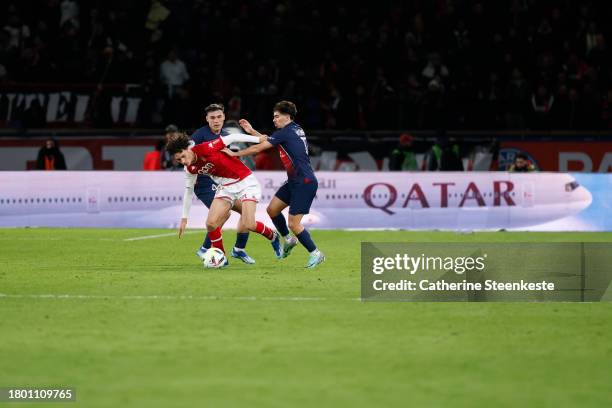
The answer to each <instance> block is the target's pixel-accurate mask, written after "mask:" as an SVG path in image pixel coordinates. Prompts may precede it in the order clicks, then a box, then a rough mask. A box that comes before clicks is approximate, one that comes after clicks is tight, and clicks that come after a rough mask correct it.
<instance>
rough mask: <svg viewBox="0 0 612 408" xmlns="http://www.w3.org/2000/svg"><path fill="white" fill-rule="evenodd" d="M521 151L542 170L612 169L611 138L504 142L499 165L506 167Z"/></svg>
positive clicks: (607, 170) (600, 170)
mask: <svg viewBox="0 0 612 408" xmlns="http://www.w3.org/2000/svg"><path fill="white" fill-rule="evenodd" d="M518 152H522V153H524V154H526V155H527V156H528V157H529V159H530V160H531V161H532V162H533V164H534V165H535V166H536V167H537V168H538V169H539V170H543V171H562V172H567V171H573V172H585V173H591V172H592V173H609V172H612V143H610V142H552V141H551V142H503V143H502V145H501V150H500V154H499V155H500V158H499V159H500V160H499V163H500V167H502V168H506V167H507V166H506V165H507V164H509V162H511V161H512V160H513V159H514V155H515V154H516V153H518Z"/></svg>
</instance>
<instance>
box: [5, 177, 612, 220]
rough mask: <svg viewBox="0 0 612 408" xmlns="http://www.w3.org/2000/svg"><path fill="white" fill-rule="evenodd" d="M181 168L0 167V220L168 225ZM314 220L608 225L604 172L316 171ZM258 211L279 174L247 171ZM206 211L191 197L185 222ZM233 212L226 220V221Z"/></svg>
mask: <svg viewBox="0 0 612 408" xmlns="http://www.w3.org/2000/svg"><path fill="white" fill-rule="evenodd" d="M181 173H182V172H120V171H96V172H93V171H91V172H70V171H68V172H45V171H40V172H39V171H22V172H0V186H1V187H2V188H1V190H0V226H2V227H26V226H51V227H138V228H175V227H176V226H177V223H178V221H179V218H180V213H181V206H182V202H181V201H182V196H183V185H184V182H183V174H181ZM317 174H318V177H319V190H318V195H317V198H316V200H315V202H314V204H313V207H312V212H311V214H309V215H308V216H307V217H306V218H305V222H306V224H307V225H309V226H311V227H315V228H357V229H371V228H375V229H422V230H431V229H442V230H456V231H464V230H499V229H517V230H550V231H612V216H611V215H612V175H610V174H596V173H591V174H583V173H571V174H567V173H506V172H448V173H441V172H423V173H421V172H401V173H398V172H359V173H355V172H318V173H317ZM256 176H257V177H258V179H259V180H260V182H261V184H262V188H263V196H262V200H261V203H260V205H259V206H258V215H257V216H258V218H259V219H261V220H266V221H269V220H268V216H267V215H266V212H265V206H266V204H267V203H268V202H269V201H270V199H271V198H272V197H273V196H274V193H275V191H276V190H277V189H278V188H279V187H280V186H281V185H282V183H283V182H284V181H285V179H286V175H285V174H284V173H283V172H263V171H261V172H256ZM206 213H207V210H206V208H205V207H204V206H203V205H201V204H200V203H199V202H198V203H197V204H196V205H194V206H193V208H192V214H191V217H190V227H197V228H202V227H203V225H204V219H205V217H206ZM236 221H237V217H236V216H235V215H234V216H232V218H231V219H230V221H229V224H228V227H235V225H236Z"/></svg>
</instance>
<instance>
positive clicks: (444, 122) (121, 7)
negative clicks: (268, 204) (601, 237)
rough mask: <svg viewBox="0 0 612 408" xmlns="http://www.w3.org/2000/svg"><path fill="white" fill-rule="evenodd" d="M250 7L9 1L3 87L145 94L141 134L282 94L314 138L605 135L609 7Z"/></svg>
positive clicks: (529, 0)
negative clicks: (78, 87) (526, 132)
mask: <svg viewBox="0 0 612 408" xmlns="http://www.w3.org/2000/svg"><path fill="white" fill-rule="evenodd" d="M230 3H231V2H230ZM230 3H228V4H230ZM247 3H248V2H247ZM247 3H244V4H240V5H239V6H238V7H229V6H228V4H225V3H223V4H221V5H215V6H213V5H211V4H210V3H209V2H205V1H201V0H198V1H182V0H163V1H162V0H136V1H131V2H115V1H108V2H99V1H97V2H90V1H79V0H49V1H32V0H24V1H21V2H16V1H10V2H1V5H0V15H2V16H3V17H4V18H3V19H2V24H1V25H0V27H1V28H2V29H0V64H1V67H0V82H1V81H4V82H11V81H14V82H17V83H18V84H19V85H20V84H22V83H23V84H27V85H28V86H29V84H30V83H42V84H45V83H48V84H53V83H59V84H62V83H66V84H69V85H72V84H83V83H87V84H91V83H93V84H100V85H101V86H106V85H110V84H120V85H121V84H126V83H134V84H137V85H136V86H142V87H143V88H145V89H146V101H145V100H144V99H145V98H143V101H142V103H141V104H140V105H139V106H140V111H139V123H140V124H147V125H148V124H151V125H155V124H159V123H164V122H166V123H168V122H177V121H180V122H179V123H181V126H184V127H186V128H189V127H192V126H197V125H199V122H200V120H201V118H200V113H199V111H198V110H197V109H195V108H194V107H197V106H202V105H203V104H204V103H205V101H209V100H223V101H226V102H228V106H229V107H230V109H229V110H228V118H233V117H234V116H235V117H236V118H237V117H239V116H240V115H239V113H241V114H247V115H249V116H250V117H252V118H253V120H256V121H258V122H262V123H270V120H269V106H270V105H271V104H273V103H274V102H275V101H277V100H279V99H291V100H295V101H297V102H298V103H299V104H300V105H301V106H304V107H305V109H304V117H303V121H304V125H306V126H308V127H309V128H311V129H363V130H368V129H387V130H391V129H398V128H402V129H429V130H433V129H436V128H438V127H452V128H453V129H483V128H490V129H501V128H508V129H526V128H528V127H529V128H533V129H564V128H567V127H566V126H572V127H573V128H584V129H603V128H607V124H606V123H607V121H606V120H602V118H603V117H604V116H605V115H606V113H604V109H607V108H606V107H605V106H604V104H602V101H603V100H606V94H607V90H608V88H609V87H610V84H612V54H611V53H610V51H609V48H608V46H607V44H608V42H609V41H610V39H611V35H612V29H611V28H610V25H609V24H608V20H609V16H610V7H609V2H604V1H581V2H575V1H563V2H554V1H547V2H545V1H535V0H498V1H495V2H485V1H482V0H478V1H447V0H441V1H438V2H434V3H435V4H433V3H432V4H429V3H428V2H423V1H422V0H405V1H402V2H392V1H384V0H383V2H382V3H381V4H378V5H377V7H376V8H371V9H367V8H364V7H358V6H355V5H354V3H351V2H349V1H347V0H338V1H337V2H333V3H329V4H328V3H322V2H291V3H287V2H281V3H279V2H273V1H265V2H260V3H258V4H257V6H256V7H255V6H253V7H252V6H251V5H249V4H247ZM263 16H271V18H270V22H271V24H270V25H269V26H267V28H265V29H258V28H256V26H255V24H254V22H255V21H261V20H262V18H263ZM299 21H302V22H304V24H298V23H297V22H299ZM222 22H225V23H224V24H223V23H222ZM219 30H225V32H226V34H227V35H226V37H224V40H223V41H217V40H213V39H214V38H215V36H217V35H218V33H219ZM203 39H205V40H203ZM313 43H316V44H321V47H317V48H313V47H311V45H312V44H313ZM262 44H266V46H265V47H262ZM173 46H174V47H176V49H173V50H172V51H171V52H170V53H168V50H169V49H171V47H173ZM238 46H239V47H240V49H241V50H242V52H240V53H235V52H230V51H228V50H234V49H236V47H238ZM286 49H293V50H300V51H301V50H303V52H291V53H284V54H282V58H279V55H281V54H280V53H279V50H286ZM179 54H180V56H181V57H180V59H179V57H178V55H179ZM2 67H3V69H2ZM191 77H193V81H190V78H191ZM112 88H113V87H111V89H112ZM115 89H117V88H115ZM532 90H533V91H534V92H533V95H532V93H531V91H532ZM100 93H101V94H104V95H105V96H109V98H112V95H107V94H106V93H105V91H104V90H100ZM561 99H563V101H562V102H563V103H562V105H563V106H561V107H560V108H561V109H558V110H557V112H555V110H556V106H555V105H556V104H557V102H558V100H559V102H560V101H561ZM567 99H571V103H569V105H571V110H572V112H573V119H571V120H567V117H566V116H564V115H562V114H560V112H563V111H567V110H568V101H567ZM100 105H101V103H99V104H98V106H100ZM141 112H142V113H141ZM595 118H597V119H595ZM92 124H93V125H94V126H97V125H99V124H100V122H99V121H96V120H93V121H92Z"/></svg>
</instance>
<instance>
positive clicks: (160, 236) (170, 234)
mask: <svg viewBox="0 0 612 408" xmlns="http://www.w3.org/2000/svg"><path fill="white" fill-rule="evenodd" d="M201 233H202V231H185V232H184V233H183V235H186V234H201ZM173 236H177V237H178V232H169V233H166V234H157V235H145V236H143V237H133V238H125V239H124V241H141V240H143V239H153V238H164V237H173Z"/></svg>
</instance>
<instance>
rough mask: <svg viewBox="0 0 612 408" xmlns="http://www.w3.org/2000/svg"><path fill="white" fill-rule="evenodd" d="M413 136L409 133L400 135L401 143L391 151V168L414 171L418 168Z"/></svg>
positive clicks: (393, 169) (392, 169)
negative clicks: (413, 147)
mask: <svg viewBox="0 0 612 408" xmlns="http://www.w3.org/2000/svg"><path fill="white" fill-rule="evenodd" d="M412 142H413V137H412V136H411V135H409V134H407V133H404V134H402V135H400V137H399V144H398V145H397V147H396V148H395V149H394V150H393V151H392V152H391V160H390V161H389V170H391V171H414V170H418V164H417V159H416V155H415V153H414V151H413V149H412Z"/></svg>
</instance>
